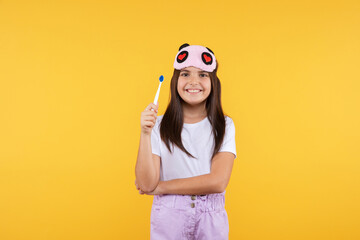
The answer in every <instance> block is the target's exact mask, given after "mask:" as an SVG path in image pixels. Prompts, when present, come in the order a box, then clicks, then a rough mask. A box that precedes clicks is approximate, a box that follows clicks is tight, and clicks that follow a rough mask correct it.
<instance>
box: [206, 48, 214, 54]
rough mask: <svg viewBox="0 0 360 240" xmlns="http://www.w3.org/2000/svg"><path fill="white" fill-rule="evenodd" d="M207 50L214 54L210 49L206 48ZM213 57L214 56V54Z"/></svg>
mask: <svg viewBox="0 0 360 240" xmlns="http://www.w3.org/2000/svg"><path fill="white" fill-rule="evenodd" d="M207 50H209V52H211V53H212V54H214V52H213V51H211V49H210V48H207ZM214 55H215V54H214Z"/></svg>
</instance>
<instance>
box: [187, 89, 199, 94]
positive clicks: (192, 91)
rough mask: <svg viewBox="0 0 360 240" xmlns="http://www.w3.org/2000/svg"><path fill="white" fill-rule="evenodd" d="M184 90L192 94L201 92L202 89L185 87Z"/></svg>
mask: <svg viewBox="0 0 360 240" xmlns="http://www.w3.org/2000/svg"><path fill="white" fill-rule="evenodd" d="M186 92H188V93H192V94H194V93H199V92H202V90H200V89H196V90H191V89H186Z"/></svg>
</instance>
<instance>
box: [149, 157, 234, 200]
mask: <svg viewBox="0 0 360 240" xmlns="http://www.w3.org/2000/svg"><path fill="white" fill-rule="evenodd" d="M234 159H235V155H234V154H233V153H231V152H218V153H217V154H216V155H215V156H214V158H213V159H212V162H211V172H210V173H209V174H204V175H200V176H196V177H190V178H182V179H174V180H170V181H160V182H159V184H158V186H157V187H156V189H155V190H154V191H152V192H143V193H146V194H149V195H159V194H184V195H202V194H211V193H221V192H224V191H225V189H226V187H227V185H228V183H229V180H230V176H231V171H232V167H233V164H234Z"/></svg>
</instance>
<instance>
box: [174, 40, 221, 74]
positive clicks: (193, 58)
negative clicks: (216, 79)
mask: <svg viewBox="0 0 360 240" xmlns="http://www.w3.org/2000/svg"><path fill="white" fill-rule="evenodd" d="M186 67H197V68H200V69H201V70H203V71H206V72H212V71H214V69H215V68H216V58H215V55H214V53H213V51H211V50H210V49H209V48H207V47H204V46H200V45H189V44H187V43H185V44H183V45H181V46H180V48H179V52H178V53H177V54H176V57H175V61H174V68H175V69H177V70H181V69H183V68H186Z"/></svg>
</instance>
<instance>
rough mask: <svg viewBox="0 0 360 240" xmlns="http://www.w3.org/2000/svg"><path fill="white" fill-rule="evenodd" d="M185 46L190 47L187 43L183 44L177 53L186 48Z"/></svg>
mask: <svg viewBox="0 0 360 240" xmlns="http://www.w3.org/2000/svg"><path fill="white" fill-rule="evenodd" d="M187 46H190V45H189V44H188V43H184V44H183V45H181V46H180V47H179V51H180V50H181V49H183V48H184V47H187Z"/></svg>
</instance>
